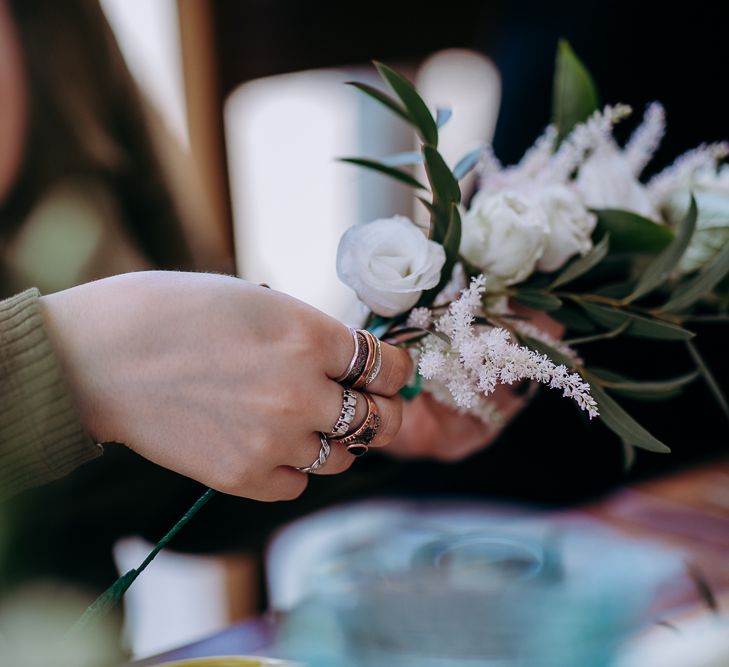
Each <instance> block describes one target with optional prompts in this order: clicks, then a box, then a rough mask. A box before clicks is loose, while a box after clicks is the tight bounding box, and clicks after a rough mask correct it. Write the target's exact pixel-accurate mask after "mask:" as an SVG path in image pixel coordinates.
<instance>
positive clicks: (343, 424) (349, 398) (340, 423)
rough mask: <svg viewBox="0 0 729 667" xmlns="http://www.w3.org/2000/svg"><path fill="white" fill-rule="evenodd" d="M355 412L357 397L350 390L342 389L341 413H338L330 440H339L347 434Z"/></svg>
mask: <svg viewBox="0 0 729 667" xmlns="http://www.w3.org/2000/svg"><path fill="white" fill-rule="evenodd" d="M356 410H357V395H356V394H355V393H354V392H353V391H352V390H351V389H346V388H345V389H344V391H343V393H342V411H341V412H340V413H339V418H338V419H337V423H336V424H334V428H333V429H332V432H331V433H330V434H329V437H331V438H341V437H342V436H344V435H346V434H347V431H348V430H349V427H350V426H351V425H352V421H353V420H354V413H355V412H356Z"/></svg>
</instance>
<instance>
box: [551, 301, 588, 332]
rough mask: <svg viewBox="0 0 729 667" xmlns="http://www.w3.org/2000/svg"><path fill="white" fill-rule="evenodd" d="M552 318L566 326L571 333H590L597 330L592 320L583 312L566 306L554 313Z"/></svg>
mask: <svg viewBox="0 0 729 667" xmlns="http://www.w3.org/2000/svg"><path fill="white" fill-rule="evenodd" d="M550 317H552V318H553V319H555V320H557V321H558V322H560V323H561V324H564V325H565V327H567V329H568V330H569V331H574V332H579V333H590V332H591V331H595V330H596V329H597V327H596V326H595V324H594V323H593V322H592V320H590V319H588V318H587V317H586V316H585V315H584V314H583V313H582V312H581V311H578V310H576V309H575V308H570V307H567V306H565V307H563V308H560V309H559V310H557V311H554V312H553V313H552V314H551V315H550Z"/></svg>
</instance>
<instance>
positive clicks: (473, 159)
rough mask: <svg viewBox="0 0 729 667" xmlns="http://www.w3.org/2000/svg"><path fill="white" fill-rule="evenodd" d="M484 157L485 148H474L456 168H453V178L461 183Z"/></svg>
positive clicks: (459, 161)
mask: <svg viewBox="0 0 729 667" xmlns="http://www.w3.org/2000/svg"><path fill="white" fill-rule="evenodd" d="M482 155H483V147H482V146H479V147H478V148H474V149H473V150H472V151H469V152H468V153H466V154H465V155H464V156H463V157H462V158H461V159H460V160H458V163H457V164H456V166H455V167H453V176H455V178H456V180H458V181H460V180H461V179H462V178H464V177H465V176H467V175H468V174H469V172H470V171H471V170H472V169H473V168H474V167H475V166H476V165H477V164H478V161H479V160H480V159H481V156H482Z"/></svg>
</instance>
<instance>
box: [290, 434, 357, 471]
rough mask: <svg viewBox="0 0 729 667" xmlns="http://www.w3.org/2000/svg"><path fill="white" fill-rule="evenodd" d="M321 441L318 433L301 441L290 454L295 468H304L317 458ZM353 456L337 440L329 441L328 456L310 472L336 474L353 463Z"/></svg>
mask: <svg viewBox="0 0 729 667" xmlns="http://www.w3.org/2000/svg"><path fill="white" fill-rule="evenodd" d="M320 448H321V441H320V439H319V435H318V434H315V433H312V434H311V437H310V438H308V439H307V442H306V443H303V444H302V446H301V447H300V448H298V450H297V451H296V452H294V454H293V455H292V464H293V466H294V467H296V468H306V467H308V466H310V465H311V464H312V463H313V462H314V461H316V460H318V458H319V451H320ZM354 459H355V457H354V456H352V455H351V454H350V453H349V452H348V451H347V448H346V447H345V446H344V445H340V444H338V443H337V442H331V441H330V442H329V456H328V457H327V459H326V461H325V462H324V464H323V465H321V466H319V467H318V468H317V469H316V470H312V471H311V472H312V474H317V475H338V474H339V473H342V472H344V471H345V470H348V469H349V467H350V466H351V465H352V463H354Z"/></svg>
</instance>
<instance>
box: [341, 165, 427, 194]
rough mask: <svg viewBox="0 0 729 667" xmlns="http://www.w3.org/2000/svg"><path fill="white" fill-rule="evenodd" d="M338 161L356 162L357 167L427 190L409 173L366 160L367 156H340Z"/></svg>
mask: <svg viewBox="0 0 729 667" xmlns="http://www.w3.org/2000/svg"><path fill="white" fill-rule="evenodd" d="M339 161H340V162H347V163H349V164H356V165H357V166H358V167H364V168H365V169H371V170H372V171H377V172H379V173H381V174H384V175H385V176H389V177H390V178H394V179H396V180H398V181H401V182H402V183H405V184H406V185H409V186H411V187H413V188H418V189H419V190H427V188H426V187H425V186H424V185H423V184H422V183H421V182H420V181H418V180H417V179H415V178H413V177H412V176H411V175H410V174H407V173H405V172H404V171H400V170H399V169H395V168H394V167H388V166H387V165H386V164H383V163H382V162H377V161H376V160H368V159H367V158H362V157H340V158H339Z"/></svg>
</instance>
